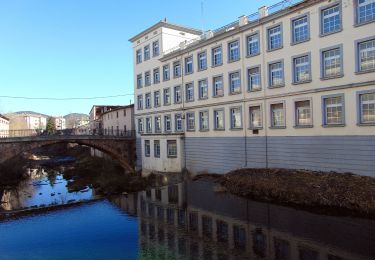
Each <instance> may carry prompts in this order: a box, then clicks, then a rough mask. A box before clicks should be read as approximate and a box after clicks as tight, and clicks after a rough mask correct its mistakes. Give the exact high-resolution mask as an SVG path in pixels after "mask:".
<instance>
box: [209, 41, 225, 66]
mask: <svg viewBox="0 0 375 260" xmlns="http://www.w3.org/2000/svg"><path fill="white" fill-rule="evenodd" d="M219 48H220V50H221V60H220V63H218V64H215V63H214V60H215V56H214V51H215V50H216V49H219ZM221 65H223V46H222V45H221V44H220V45H217V46H215V47H212V48H211V67H212V68H214V67H218V66H221Z"/></svg>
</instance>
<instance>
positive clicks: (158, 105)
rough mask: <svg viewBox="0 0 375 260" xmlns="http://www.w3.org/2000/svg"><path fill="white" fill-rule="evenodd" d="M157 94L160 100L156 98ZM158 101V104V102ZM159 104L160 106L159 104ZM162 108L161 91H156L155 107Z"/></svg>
mask: <svg viewBox="0 0 375 260" xmlns="http://www.w3.org/2000/svg"><path fill="white" fill-rule="evenodd" d="M156 93H157V94H158V96H159V98H158V99H157V98H156ZM156 100H158V102H156ZM157 103H158V104H157ZM160 106H161V96H160V90H156V91H154V107H160Z"/></svg>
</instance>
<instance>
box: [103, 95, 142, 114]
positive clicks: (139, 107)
mask: <svg viewBox="0 0 375 260" xmlns="http://www.w3.org/2000/svg"><path fill="white" fill-rule="evenodd" d="M137 104H138V110H141V109H143V96H142V95H138V96H137ZM108 116H109V115H108Z"/></svg>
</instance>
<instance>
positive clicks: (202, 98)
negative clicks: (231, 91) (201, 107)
mask: <svg viewBox="0 0 375 260" xmlns="http://www.w3.org/2000/svg"><path fill="white" fill-rule="evenodd" d="M203 81H204V82H206V92H207V95H206V97H202V96H201V85H200V83H201V82H203ZM206 99H208V78H203V79H199V80H198V100H206Z"/></svg>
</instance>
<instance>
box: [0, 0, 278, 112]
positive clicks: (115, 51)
mask: <svg viewBox="0 0 375 260" xmlns="http://www.w3.org/2000/svg"><path fill="white" fill-rule="evenodd" d="M276 2H278V1H277V0H276V1H275V0H273V1H270V0H265V1H249V0H232V1H224V0H204V1H203V3H204V4H203V6H204V15H203V19H202V16H201V0H190V1H188V2H186V1H176V0H159V1H145V0H143V1H142V0H138V1H128V0H2V1H0V96H26V97H62V98H65V97H97V96H112V95H120V94H121V95H124V94H132V93H133V68H132V55H133V54H132V49H131V44H130V43H129V42H128V39H129V38H130V37H132V36H134V35H135V34H137V33H139V32H141V31H142V30H144V29H146V28H147V27H149V26H151V25H153V24H154V23H156V22H158V21H159V20H161V19H163V18H164V17H166V18H167V19H168V21H170V22H172V23H176V24H181V25H186V26H189V27H194V28H198V29H201V28H203V29H205V30H207V29H214V28H217V27H221V26H223V25H225V24H227V23H229V22H232V21H234V20H236V19H237V17H239V16H241V15H243V14H246V15H247V14H251V13H253V12H255V11H256V10H257V9H258V7H260V6H262V5H271V4H274V3H276ZM186 3H188V4H186ZM229 3H230V4H229ZM130 99H133V96H132V95H129V96H126V97H119V98H110V99H97V100H73V101H50V100H23V99H8V98H1V97H0V113H7V112H15V111H20V110H33V111H36V112H40V113H45V114H49V115H65V114H67V113H71V112H79V113H88V112H89V111H90V108H91V106H92V105H94V104H108V105H109V104H112V105H114V104H119V105H121V104H124V105H126V104H129V102H130Z"/></svg>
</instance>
